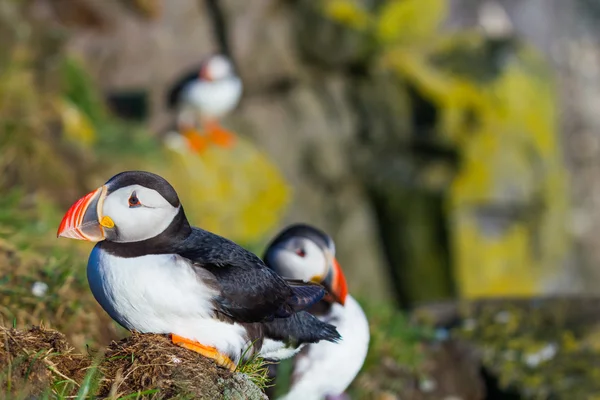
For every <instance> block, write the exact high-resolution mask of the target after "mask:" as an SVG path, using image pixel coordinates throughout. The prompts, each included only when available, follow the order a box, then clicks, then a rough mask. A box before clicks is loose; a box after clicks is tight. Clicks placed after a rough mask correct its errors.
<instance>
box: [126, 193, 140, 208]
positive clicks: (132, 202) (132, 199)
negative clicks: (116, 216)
mask: <svg viewBox="0 0 600 400" xmlns="http://www.w3.org/2000/svg"><path fill="white" fill-rule="evenodd" d="M141 205H142V203H140V199H138V198H137V195H136V194H135V192H133V193H131V196H129V208H134V207H139V206H141Z"/></svg>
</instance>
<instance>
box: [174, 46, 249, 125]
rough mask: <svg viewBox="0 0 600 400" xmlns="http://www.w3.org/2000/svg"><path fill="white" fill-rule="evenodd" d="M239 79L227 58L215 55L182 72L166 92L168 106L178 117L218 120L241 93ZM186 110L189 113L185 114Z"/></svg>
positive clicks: (237, 101)
mask: <svg viewBox="0 0 600 400" xmlns="http://www.w3.org/2000/svg"><path fill="white" fill-rule="evenodd" d="M242 87H243V85H242V80H241V79H240V77H239V76H238V75H237V74H236V73H235V69H234V67H233V64H232V63H231V60H229V58H228V57H226V56H224V55H221V54H216V55H211V56H210V57H208V58H207V59H206V60H205V61H203V62H202V64H201V66H200V68H198V69H194V70H193V71H192V72H190V73H188V74H186V75H184V76H183V77H182V78H181V79H180V80H179V81H177V82H176V83H175V84H174V85H173V87H172V88H171V90H170V91H169V94H168V98H167V105H168V106H169V108H171V109H178V110H179V112H180V113H181V114H183V115H181V116H180V118H194V117H199V119H200V120H211V119H220V118H223V117H224V116H226V115H227V114H228V113H230V112H231V111H232V110H233V109H234V108H235V107H236V106H237V104H238V103H239V101H240V98H241V96H242ZM187 113H189V114H187Z"/></svg>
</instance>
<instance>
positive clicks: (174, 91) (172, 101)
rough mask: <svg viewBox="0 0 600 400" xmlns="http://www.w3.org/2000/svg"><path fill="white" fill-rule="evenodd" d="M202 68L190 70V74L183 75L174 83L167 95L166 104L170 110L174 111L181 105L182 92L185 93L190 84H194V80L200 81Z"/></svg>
mask: <svg viewBox="0 0 600 400" xmlns="http://www.w3.org/2000/svg"><path fill="white" fill-rule="evenodd" d="M201 68H202V67H201V66H199V67H198V68H194V69H193V70H190V71H189V72H187V73H185V74H184V75H182V76H181V77H180V78H179V79H178V80H177V81H175V83H173V85H172V86H171V88H170V89H169V92H168V93H167V99H166V100H167V101H166V103H167V107H168V109H170V110H172V109H174V108H176V107H177V106H178V105H179V98H180V97H181V92H183V89H184V88H185V87H186V86H187V85H188V84H189V83H190V82H193V81H194V80H196V79H198V74H199V73H200V69H201Z"/></svg>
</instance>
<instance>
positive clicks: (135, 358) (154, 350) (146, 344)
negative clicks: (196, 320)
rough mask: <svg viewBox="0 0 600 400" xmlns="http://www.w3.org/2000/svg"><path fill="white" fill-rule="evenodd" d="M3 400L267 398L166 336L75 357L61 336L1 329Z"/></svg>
mask: <svg viewBox="0 0 600 400" xmlns="http://www.w3.org/2000/svg"><path fill="white" fill-rule="evenodd" d="M0 372H1V373H0V388H1V389H0V398H2V397H3V394H4V395H5V396H6V397H11V396H16V395H17V394H18V395H19V396H23V395H39V394H43V393H53V394H60V395H61V396H73V395H75V394H82V393H87V394H88V395H89V396H92V397H93V396H97V397H99V398H120V397H123V396H127V395H135V394H138V395H139V398H152V399H162V398H174V397H178V398H194V399H221V398H227V399H266V397H265V395H264V393H263V392H262V391H261V390H260V389H259V388H258V387H257V386H256V385H255V384H254V383H252V382H251V381H250V380H249V379H248V378H247V377H246V375H244V374H241V373H232V372H230V371H228V370H225V369H223V368H219V367H217V366H216V365H215V364H214V363H213V362H212V361H211V360H208V359H206V358H204V357H202V356H201V355H199V354H196V353H194V352H191V351H189V350H186V349H183V348H181V347H177V346H175V345H173V344H172V343H171V341H170V340H169V339H168V338H166V337H165V336H162V335H144V334H137V333H133V334H132V335H131V337H129V338H126V339H123V340H121V341H119V342H113V343H111V344H110V345H109V346H108V347H107V348H106V349H105V350H104V351H103V352H99V351H96V352H90V354H85V355H84V354H77V353H75V352H74V350H73V347H72V346H71V345H70V344H69V343H68V342H67V341H66V339H65V337H64V335H63V334H62V333H60V332H57V331H54V330H49V329H44V328H39V327H34V328H31V329H30V330H27V331H23V330H18V329H8V328H3V327H0Z"/></svg>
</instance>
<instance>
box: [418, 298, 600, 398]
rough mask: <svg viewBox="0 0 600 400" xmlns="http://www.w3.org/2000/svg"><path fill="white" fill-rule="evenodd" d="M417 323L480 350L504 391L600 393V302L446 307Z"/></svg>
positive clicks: (425, 311) (427, 311)
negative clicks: (433, 326) (446, 330)
mask: <svg viewBox="0 0 600 400" xmlns="http://www.w3.org/2000/svg"><path fill="white" fill-rule="evenodd" d="M414 316H415V318H416V319H420V320H422V321H423V320H428V321H429V322H430V323H434V324H436V325H438V326H447V327H450V326H452V325H453V327H450V329H449V331H450V332H449V333H450V337H452V338H454V339H459V340H463V341H465V342H467V343H469V344H471V345H472V346H473V347H474V348H476V349H477V350H478V352H479V354H480V357H481V362H482V365H483V367H484V368H485V369H486V370H487V371H488V372H489V373H490V374H491V375H493V376H494V377H495V378H496V379H497V384H498V387H499V388H500V389H501V390H504V391H510V392H513V393H515V392H516V393H519V395H520V397H521V398H525V399H589V398H593V396H594V395H598V394H600V324H599V323H600V299H597V298H575V297H572V298H570V297H560V298H559V297H554V298H535V299H497V300H496V299H494V300H480V301H472V302H464V303H453V304H450V303H447V304H443V305H438V306H427V307H423V308H420V309H417V310H416V311H415V313H414Z"/></svg>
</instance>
